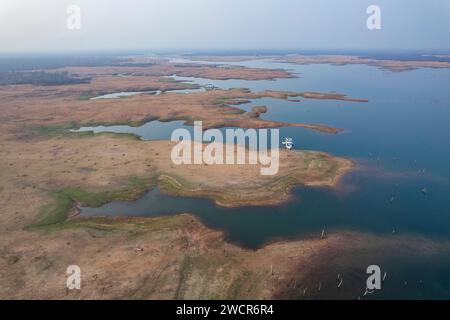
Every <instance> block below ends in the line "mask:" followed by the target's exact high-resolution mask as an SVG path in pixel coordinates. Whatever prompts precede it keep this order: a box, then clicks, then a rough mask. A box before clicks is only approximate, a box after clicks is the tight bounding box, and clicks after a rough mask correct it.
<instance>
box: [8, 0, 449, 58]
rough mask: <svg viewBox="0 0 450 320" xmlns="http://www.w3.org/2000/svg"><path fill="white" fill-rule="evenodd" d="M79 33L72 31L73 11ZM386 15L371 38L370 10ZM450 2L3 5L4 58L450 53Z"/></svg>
mask: <svg viewBox="0 0 450 320" xmlns="http://www.w3.org/2000/svg"><path fill="white" fill-rule="evenodd" d="M71 4H75V5H78V6H79V7H80V8H81V29H80V30H68V29H67V27H66V20H67V16H68V15H67V13H66V9H67V7H68V6H69V5H71ZM371 4H377V5H379V6H380V8H381V14H382V15H381V18H382V20H381V21H382V29H381V30H374V31H369V30H368V29H367V27H366V19H367V17H368V15H367V14H366V8H367V7H368V6H369V5H371ZM449 34H450V1H447V0H427V1H424V0H396V1H389V0H370V1H367V0H342V1H334V0H333V1H331V0H330V1H325V0H304V1H302V0H127V1H121V0H70V1H66V0H41V1H36V0H0V46H1V47H0V51H2V52H8V51H70V50H104V49H150V50H151V49H176V48H182V49H290V48H291V49H301V48H305V49H322V48H328V49H369V48H378V49H383V48H392V49H427V50H429V49H450V37H449Z"/></svg>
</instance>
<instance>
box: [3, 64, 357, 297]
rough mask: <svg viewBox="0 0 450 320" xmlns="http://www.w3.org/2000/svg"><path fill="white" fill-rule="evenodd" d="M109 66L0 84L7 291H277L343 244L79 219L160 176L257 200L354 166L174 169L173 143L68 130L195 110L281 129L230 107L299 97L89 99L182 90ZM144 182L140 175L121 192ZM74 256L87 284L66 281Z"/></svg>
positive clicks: (210, 119) (169, 184) (288, 158)
mask: <svg viewBox="0 0 450 320" xmlns="http://www.w3.org/2000/svg"><path fill="white" fill-rule="evenodd" d="M217 69H219V68H217ZM241 71H242V70H239V72H241ZM89 72H92V70H90V71H89ZM201 72H203V70H202V71H201ZM208 72H212V71H208ZM216 72H219V74H220V73H221V72H222V71H221V70H219V71H217V70H216ZM233 72H234V71H233ZM258 72H259V71H258ZM101 73H102V72H101V71H98V69H97V70H95V71H94V72H93V73H92V74H90V75H92V76H93V82H92V84H91V85H84V84H83V85H73V86H56V87H39V86H27V85H23V86H4V87H1V88H0V95H1V97H2V98H1V99H2V100H1V107H2V112H1V113H0V203H1V209H0V298H13V299H21V298H31V299H44V298H52V299H65V298H68V299H71V298H96V299H106V298H153V299H157V298H165V299H171V298H191V299H193V298H220V297H227V298H239V297H246V298H259V297H262V298H270V297H272V296H275V294H280V293H279V292H280V290H281V287H282V286H284V285H286V284H287V283H288V282H287V281H288V278H290V275H291V274H292V273H293V272H295V270H296V269H297V268H299V267H300V266H301V265H302V264H303V263H304V262H305V261H309V258H310V257H312V256H315V255H316V254H320V252H321V249H323V248H325V247H326V248H329V247H330V246H331V247H333V246H341V245H343V244H344V243H346V242H347V240H348V239H349V238H347V236H345V235H330V236H329V237H328V238H326V239H325V240H317V239H316V240H301V241H293V242H285V243H278V244H271V245H269V246H267V247H265V248H263V249H261V250H257V251H251V250H247V249H243V248H240V247H238V246H236V245H233V244H230V243H228V242H226V241H224V236H223V234H222V233H220V232H217V231H212V230H210V229H208V228H206V227H205V226H203V225H202V224H201V223H199V222H198V221H197V220H196V219H194V218H193V217H192V216H190V215H178V216H172V217H161V218H151V219H137V218H136V219H109V218H98V219H87V218H82V217H79V216H76V213H77V211H76V208H75V207H74V204H75V203H81V204H91V203H94V204H97V205H98V204H101V203H104V202H105V201H110V200H114V199H126V200H131V199H134V198H136V197H138V196H139V195H141V194H142V193H143V192H145V191H146V190H148V188H150V187H151V185H154V184H155V183H159V184H160V185H161V186H162V187H163V189H164V190H166V191H167V192H172V193H182V194H190V195H192V194H195V195H199V196H200V195H201V196H207V197H211V198H213V199H215V200H216V202H217V203H219V204H222V205H230V203H232V201H236V203H241V204H244V203H245V204H250V203H251V202H252V201H254V202H255V201H258V202H259V203H260V202H262V201H264V199H267V198H269V197H270V198H274V199H275V198H279V199H281V200H280V201H285V200H287V199H288V198H289V190H290V188H291V187H292V186H294V185H296V184H305V185H322V186H333V185H335V184H336V183H337V181H338V179H339V177H340V176H342V175H343V174H344V173H345V172H347V171H348V170H350V168H351V166H352V163H351V162H350V161H349V160H345V159H340V158H334V157H331V156H329V155H326V154H323V153H317V152H298V153H297V152H290V153H289V152H285V151H284V152H282V153H281V166H280V171H279V173H278V175H277V176H272V177H270V176H268V177H264V176H261V175H260V173H259V171H258V167H257V166H252V167H250V166H248V165H247V166H246V165H242V166H232V168H231V166H229V167H225V166H201V167H200V166H187V165H185V166H179V167H175V166H174V165H173V164H172V163H171V162H170V160H169V157H168V154H169V152H170V150H171V146H172V144H171V143H170V142H167V141H148V142H144V141H140V140H138V139H136V138H133V137H129V136H121V135H109V134H100V135H79V134H71V133H68V132H67V130H66V129H67V128H68V126H65V124H66V123H76V124H88V123H121V122H122V123H140V122H142V121H145V120H146V119H150V118H159V119H185V120H188V121H192V120H193V119H198V118H199V119H203V120H204V122H205V123H206V125H207V126H209V127H211V126H225V125H226V126H228V125H231V124H234V125H238V126H242V127H271V126H272V127H273V126H279V125H281V124H280V123H273V122H268V121H264V120H261V119H259V118H258V117H255V114H253V113H251V114H245V113H242V112H241V111H240V109H238V108H237V107H233V106H228V103H227V102H230V101H231V103H232V104H236V105H237V104H239V103H240V102H241V101H242V99H253V98H257V97H266V96H269V97H276V98H283V99H286V98H287V97H289V96H290V95H295V96H297V95H298V94H297V93H285V92H273V91H268V92H263V93H251V92H248V91H246V90H242V89H234V90H227V91H224V90H215V91H210V92H204V93H192V94H175V93H165V94H161V95H158V96H152V95H140V96H135V97H132V98H127V99H117V100H81V99H80V95H83V94H87V93H92V92H95V93H100V92H101V93H106V92H112V91H124V90H128V91H136V88H142V89H143V88H152V89H158V90H165V89H164V88H174V87H177V88H180V87H183V86H185V84H180V83H177V82H174V81H172V80H170V79H167V78H160V77H157V76H154V75H152V76H150V75H148V76H147V75H140V76H136V78H134V77H131V78H129V77H123V76H113V75H111V74H109V73H108V72H105V73H104V74H103V75H100V74H101ZM220 76H221V75H218V77H220ZM179 86H180V87H179ZM317 98H328V96H327V94H324V95H323V96H321V97H317ZM329 98H331V99H334V98H336V97H333V96H330V97H329ZM254 111H256V112H257V113H258V112H259V113H260V112H262V111H264V109H263V108H256V109H254ZM295 125H298V124H295ZM305 126H306V125H305ZM69 127H70V126H69ZM292 168H296V170H292ZM225 173H226V174H225ZM136 177H137V178H138V182H137V183H135V184H131V185H130V187H128V189H126V188H125V187H126V186H127V185H128V184H129V183H130V181H132V180H133V179H134V178H136ZM211 177H213V178H211ZM227 177H232V179H230V178H227ZM174 181H175V182H174ZM231 184H232V186H231ZM180 185H181V187H180ZM248 186H252V191H249V190H248ZM267 186H270V188H267ZM124 188H125V189H124ZM211 190H213V191H214V192H211ZM236 190H241V191H240V192H235V191H236ZM244 192H247V194H245V193H244ZM261 195H263V196H261ZM274 195H276V197H275V196H274ZM271 204H273V203H271ZM67 214H69V217H67ZM49 216H50V218H51V219H50V220H49V219H48V218H49ZM361 237H362V238H361V239H364V238H363V236H361ZM350 240H351V241H350V244H351V243H353V240H354V238H350ZM269 263H270V265H272V264H273V267H272V268H271V269H272V271H273V272H271V273H270V274H268V270H270V269H269V268H270V266H269ZM70 264H77V265H80V267H81V268H82V288H83V289H82V290H81V291H79V292H78V291H76V292H69V291H67V290H66V287H65V281H66V274H65V271H66V268H67V266H68V265H70ZM272 273H273V274H272ZM300 275H301V276H307V273H306V272H305V273H301V274H300ZM300 275H299V276H300ZM289 281H290V280H289Z"/></svg>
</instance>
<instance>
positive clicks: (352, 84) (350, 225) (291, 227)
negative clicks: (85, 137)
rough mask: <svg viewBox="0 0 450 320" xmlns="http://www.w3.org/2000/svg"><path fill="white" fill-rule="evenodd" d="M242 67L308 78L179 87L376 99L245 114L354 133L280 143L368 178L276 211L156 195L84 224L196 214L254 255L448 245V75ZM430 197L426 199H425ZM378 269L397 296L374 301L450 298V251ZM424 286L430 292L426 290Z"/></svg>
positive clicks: (306, 103)
mask: <svg viewBox="0 0 450 320" xmlns="http://www.w3.org/2000/svg"><path fill="white" fill-rule="evenodd" d="M234 64H236V65H245V66H251V67H269V68H285V69H288V70H292V71H294V72H296V73H297V74H298V75H299V78H295V79H278V80H274V81H273V80H270V81H240V80H211V79H202V78H191V77H176V76H175V77H174V78H175V79H177V80H184V81H193V82H194V83H197V84H200V85H205V84H207V83H211V84H214V85H216V86H218V87H220V88H224V89H228V88H232V87H243V88H249V89H251V90H253V91H260V90H266V89H269V90H283V91H296V92H303V91H320V92H331V91H336V92H339V93H344V94H347V95H349V96H350V97H355V98H366V99H369V102H368V103H355V102H345V101H333V100H330V101H325V100H311V99H303V98H300V99H301V101H300V102H293V101H287V100H278V99H271V98H263V99H257V100H254V101H252V102H251V103H249V104H245V105H240V106H238V107H240V108H243V109H245V110H247V111H248V110H250V109H251V107H252V106H255V105H267V107H268V112H267V113H266V114H263V115H262V118H265V119H271V120H280V121H287V122H302V123H318V124H325V125H329V126H333V127H339V128H343V129H344V130H345V131H344V132H343V133H341V134H338V135H328V134H322V133H319V132H315V131H311V130H307V129H304V128H294V127H289V128H281V130H280V137H285V136H289V137H292V138H293V139H294V143H295V148H296V149H304V150H319V151H325V152H329V153H332V154H334V155H338V156H343V157H348V158H351V159H353V160H355V161H356V162H357V163H358V165H359V169H358V170H357V171H355V172H353V173H351V174H349V175H348V176H346V177H345V179H343V181H342V184H341V186H339V187H338V188H335V189H324V188H304V187H297V188H296V189H295V190H294V193H295V198H294V200H293V201H291V202H289V203H286V204H284V205H281V206H277V207H251V208H247V207H243V208H235V209H226V208H220V207H217V206H215V205H214V204H213V203H212V202H211V201H209V200H207V199H192V198H175V197H171V196H167V195H163V194H161V193H160V192H159V191H158V189H154V190H153V191H151V192H149V193H148V194H146V195H145V196H144V197H142V198H141V199H139V200H137V201H135V202H132V203H123V202H114V203H110V204H107V205H105V206H103V207H100V208H84V209H83V213H84V214H87V215H117V216H119V215H135V216H158V215H163V214H176V213H180V212H192V213H194V214H196V215H197V216H199V217H200V218H201V220H202V221H203V222H204V223H205V224H206V225H208V226H210V227H213V228H216V229H221V230H224V231H225V233H226V235H227V239H228V240H230V241H232V242H235V243H238V244H240V245H243V246H246V247H250V248H258V247H260V246H262V245H263V244H265V243H267V242H270V241H273V240H275V239H286V238H299V237H308V236H311V235H314V236H315V235H318V234H320V231H321V230H322V229H323V228H325V229H326V230H327V231H329V232H331V231H336V230H356V231H364V232H370V233H375V234H379V235H384V236H386V237H392V236H393V235H392V234H393V233H395V235H397V234H405V235H420V236H424V237H427V238H430V239H433V240H435V241H441V240H450V161H449V160H450V158H449V157H450V147H449V142H450V90H449V89H448V88H449V87H450V70H445V69H442V70H439V69H420V70H414V71H408V72H401V73H398V72H390V71H383V70H380V69H377V68H374V67H369V66H365V65H348V66H332V65H305V66H299V65H293V64H284V63H276V62H271V61H261V60H258V61H246V62H238V63H234ZM181 125H182V123H181V122H169V123H159V122H150V123H148V124H146V125H144V126H142V127H140V128H132V127H127V126H115V127H108V128H101V127H100V128H95V130H96V131H105V130H107V131H114V132H127V133H134V134H137V135H139V136H141V137H142V138H143V139H148V140H151V139H169V138H170V133H171V131H172V129H173V128H175V127H180V126H181ZM90 129H91V130H92V129H94V128H90ZM83 130H86V128H83ZM424 188H425V189H426V194H424V192H422V190H423V189H424ZM369 258H370V257H369ZM349 259H350V258H349ZM355 263H356V261H355ZM373 263H375V264H377V263H378V261H375V262H373ZM379 263H383V267H384V268H385V269H387V270H389V275H392V276H391V277H390V281H391V282H390V284H389V285H387V287H389V290H387V289H386V290H382V291H381V292H380V293H379V294H377V295H376V297H381V298H398V297H401V298H424V297H426V298H450V250H449V251H447V254H443V255H442V254H441V255H439V256H437V257H433V258H428V260H423V259H421V258H420V257H419V258H418V256H417V255H412V254H410V255H409V254H406V255H401V254H400V252H399V254H398V257H397V255H392V254H390V255H389V257H386V259H384V260H383V261H381V262H379ZM361 268H362V267H361ZM355 270H359V269H358V268H356V267H355V268H353V269H352V268H347V269H346V270H342V274H344V275H346V276H347V277H348V278H350V279H359V278H361V277H362V276H361V274H360V271H355ZM361 270H362V269H361ZM332 276H333V277H335V274H334V273H333V275H332ZM330 277H331V276H330ZM364 277H365V276H364ZM325 278H326V276H325ZM392 278H393V279H392ZM418 279H420V281H421V282H420V285H419V284H417V283H416V282H417V281H418ZM358 281H359V280H358ZM358 281H356V280H354V284H352V285H348V289H347V291H345V290H344V292H345V293H343V292H340V293H339V294H338V293H335V292H334V291H333V292H331V291H328V294H327V293H326V292H325V293H323V295H322V296H320V297H345V298H352V297H353V298H354V297H356V296H358V292H359V291H358V290H359V289H358V286H361V284H360V282H358ZM405 281H408V282H409V285H408V286H407V285H405V284H404V283H405ZM414 283H415V285H413V284H414ZM330 290H331V289H330Z"/></svg>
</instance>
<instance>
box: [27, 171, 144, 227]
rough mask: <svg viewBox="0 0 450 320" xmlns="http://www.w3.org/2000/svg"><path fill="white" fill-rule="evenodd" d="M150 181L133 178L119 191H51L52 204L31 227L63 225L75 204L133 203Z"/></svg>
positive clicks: (89, 205) (69, 189) (79, 189)
mask: <svg viewBox="0 0 450 320" xmlns="http://www.w3.org/2000/svg"><path fill="white" fill-rule="evenodd" d="M151 185H152V181H150V180H149V179H145V178H138V177H133V178H131V179H130V182H129V183H128V185H127V186H126V187H125V188H124V189H121V190H114V191H104V192H90V191H87V190H85V189H82V188H63V189H60V190H58V191H51V192H50V195H51V196H52V197H53V199H54V202H53V204H51V205H49V206H47V207H45V208H44V210H43V212H42V218H41V220H40V221H38V222H37V223H35V224H34V225H32V226H31V227H38V228H39V227H47V226H51V225H56V224H61V223H65V222H66V221H67V219H68V217H69V213H70V210H72V208H73V207H74V204H75V202H76V203H78V204H79V205H81V206H86V207H99V206H101V205H104V204H106V203H108V202H111V201H133V200H135V199H136V198H137V197H139V196H141V195H142V194H144V193H145V192H147V191H148V189H149V187H150V186H151Z"/></svg>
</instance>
